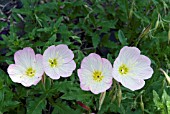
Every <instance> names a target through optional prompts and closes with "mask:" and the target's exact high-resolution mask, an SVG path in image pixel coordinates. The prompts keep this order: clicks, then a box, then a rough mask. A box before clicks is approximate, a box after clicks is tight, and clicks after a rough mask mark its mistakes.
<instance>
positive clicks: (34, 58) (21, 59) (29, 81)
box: [7, 47, 44, 87]
mask: <svg viewBox="0 0 170 114" xmlns="http://www.w3.org/2000/svg"><path fill="white" fill-rule="evenodd" d="M14 61H15V64H11V65H9V67H8V69H7V71H8V74H9V76H10V78H11V80H12V81H13V82H16V83H21V84H22V85H23V86H25V87H29V86H31V85H36V84H37V83H38V82H39V81H40V80H41V78H42V75H43V73H44V70H43V65H42V55H40V54H36V55H35V53H34V50H33V49H32V48H30V47H26V48H24V49H23V50H19V51H17V52H16V53H15V54H14Z"/></svg>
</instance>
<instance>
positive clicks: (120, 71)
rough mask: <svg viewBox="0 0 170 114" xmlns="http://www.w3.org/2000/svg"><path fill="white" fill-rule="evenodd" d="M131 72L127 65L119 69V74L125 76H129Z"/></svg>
mask: <svg viewBox="0 0 170 114" xmlns="http://www.w3.org/2000/svg"><path fill="white" fill-rule="evenodd" d="M128 72H129V68H128V67H127V66H126V65H125V64H122V65H121V66H120V67H119V73H120V74H121V75H124V74H127V73H128Z"/></svg>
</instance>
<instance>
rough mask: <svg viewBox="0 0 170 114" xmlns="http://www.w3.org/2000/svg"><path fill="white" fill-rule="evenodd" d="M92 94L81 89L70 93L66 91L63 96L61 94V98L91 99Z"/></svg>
mask: <svg viewBox="0 0 170 114" xmlns="http://www.w3.org/2000/svg"><path fill="white" fill-rule="evenodd" d="M91 96H92V94H89V93H88V92H84V91H82V90H79V91H70V92H68V93H65V94H64V95H63V96H61V98H62V99H65V100H76V101H84V100H87V99H90V97H91Z"/></svg>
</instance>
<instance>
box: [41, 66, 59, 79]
mask: <svg viewBox="0 0 170 114" xmlns="http://www.w3.org/2000/svg"><path fill="white" fill-rule="evenodd" d="M43 66H44V71H45V73H46V74H47V76H49V77H50V78H52V79H59V78H60V75H59V74H58V73H57V72H56V70H55V68H51V67H50V66H49V65H47V64H43Z"/></svg>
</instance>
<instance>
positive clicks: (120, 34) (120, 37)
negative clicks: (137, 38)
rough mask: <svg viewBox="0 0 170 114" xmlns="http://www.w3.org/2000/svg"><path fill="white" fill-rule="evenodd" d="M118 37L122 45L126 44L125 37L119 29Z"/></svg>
mask: <svg viewBox="0 0 170 114" xmlns="http://www.w3.org/2000/svg"><path fill="white" fill-rule="evenodd" d="M118 38H119V41H120V43H121V44H122V45H123V46H125V45H128V43H127V38H126V37H125V35H124V34H123V32H122V31H121V30H119V31H118Z"/></svg>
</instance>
